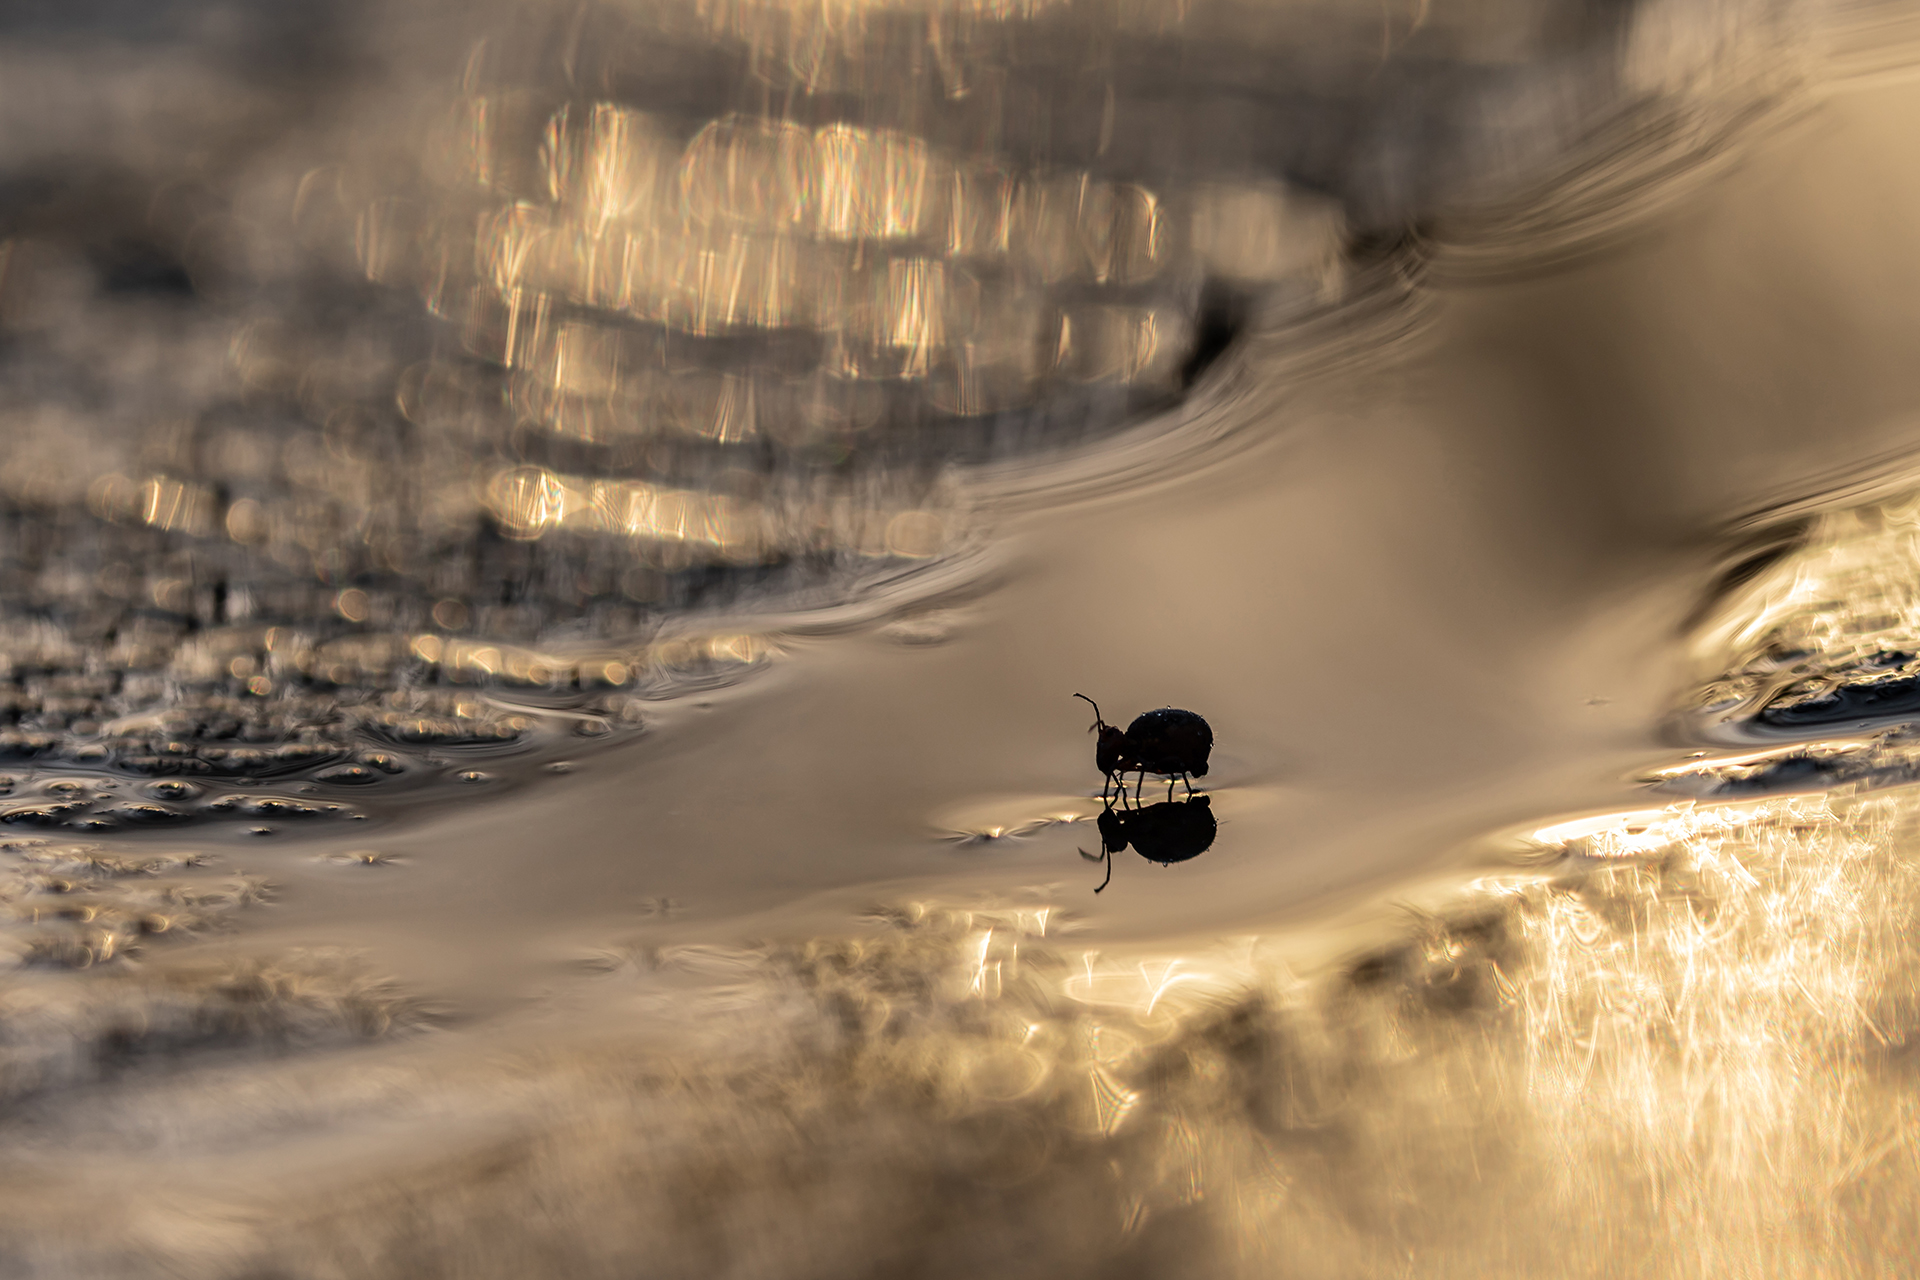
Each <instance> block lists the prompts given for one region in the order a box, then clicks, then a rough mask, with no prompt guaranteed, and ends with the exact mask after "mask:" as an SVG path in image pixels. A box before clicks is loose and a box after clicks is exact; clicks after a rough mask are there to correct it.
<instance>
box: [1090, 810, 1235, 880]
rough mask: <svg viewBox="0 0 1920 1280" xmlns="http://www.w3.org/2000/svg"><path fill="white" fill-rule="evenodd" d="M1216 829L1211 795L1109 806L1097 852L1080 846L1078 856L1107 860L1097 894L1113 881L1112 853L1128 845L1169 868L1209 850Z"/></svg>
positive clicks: (1142, 855)
mask: <svg viewBox="0 0 1920 1280" xmlns="http://www.w3.org/2000/svg"><path fill="white" fill-rule="evenodd" d="M1219 830H1220V824H1219V823H1218V822H1217V821H1216V820H1215V818H1214V816H1213V802H1212V797H1210V796H1195V797H1194V798H1193V799H1191V800H1162V801H1159V802H1157V803H1155V804H1150V805H1148V806H1147V807H1146V808H1144V809H1126V808H1121V809H1116V808H1114V807H1113V806H1112V805H1108V806H1107V807H1106V808H1105V809H1103V810H1102V811H1101V813H1100V852H1099V853H1088V852H1087V851H1086V850H1085V849H1082V850H1080V856H1081V857H1083V858H1085V859H1086V860H1087V861H1088V862H1099V861H1101V860H1102V859H1104V860H1105V861H1106V864H1107V878H1106V879H1105V880H1102V881H1101V882H1100V888H1099V889H1095V890H1094V892H1095V893H1099V892H1100V889H1104V888H1106V887H1107V885H1109V884H1110V883H1112V881H1113V855H1114V854H1116V853H1124V852H1125V851H1126V848H1127V845H1129V844H1131V845H1133V851H1134V852H1135V853H1137V854H1139V855H1140V856H1141V857H1143V858H1145V859H1146V860H1147V861H1148V862H1157V863H1159V864H1160V865H1161V866H1163V867H1168V866H1172V865H1173V864H1174V863H1176V862H1185V861H1187V860H1188V859H1189V858H1197V857H1199V856H1200V855H1201V854H1203V853H1205V852H1206V851H1207V850H1208V849H1211V848H1212V847H1213V838H1214V836H1215V835H1217V834H1219Z"/></svg>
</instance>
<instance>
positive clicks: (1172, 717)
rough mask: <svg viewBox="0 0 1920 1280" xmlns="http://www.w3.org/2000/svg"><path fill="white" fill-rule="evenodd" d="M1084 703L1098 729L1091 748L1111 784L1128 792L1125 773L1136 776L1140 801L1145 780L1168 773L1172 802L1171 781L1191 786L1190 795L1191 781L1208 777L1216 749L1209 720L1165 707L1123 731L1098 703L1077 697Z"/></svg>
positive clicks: (1081, 695) (1103, 792) (1136, 794)
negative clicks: (1097, 736) (1095, 740)
mask: <svg viewBox="0 0 1920 1280" xmlns="http://www.w3.org/2000/svg"><path fill="white" fill-rule="evenodd" d="M1073 696H1074V697H1076V698H1078V699H1080V700H1081V701H1082V702H1084V703H1086V704H1087V705H1088V706H1090V707H1092V708H1093V725H1092V727H1091V728H1089V729H1088V730H1087V732H1088V733H1092V732H1093V731H1094V730H1095V729H1098V730H1099V731H1100V740H1099V742H1098V744H1097V745H1096V746H1095V747H1094V749H1093V762H1094V764H1095V765H1096V766H1097V767H1098V768H1099V770H1100V772H1101V773H1104V774H1106V775H1107V783H1108V784H1109V785H1114V784H1118V785H1119V786H1120V788H1121V790H1122V792H1123V793H1124V791H1125V788H1126V784H1125V783H1124V782H1123V781H1122V780H1121V775H1123V774H1128V773H1134V772H1138V773H1139V775H1140V781H1139V782H1137V783H1135V784H1134V788H1133V795H1134V799H1136V800H1137V799H1139V798H1140V787H1141V785H1143V784H1144V783H1145V782H1146V778H1147V775H1148V774H1150V773H1159V774H1164V775H1166V779H1167V799H1169V800H1171V799H1173V780H1174V779H1175V778H1179V779H1181V780H1183V781H1184V782H1186V784H1187V794H1188V795H1192V794H1193V779H1194V778H1204V777H1206V776H1207V756H1208V755H1209V754H1210V753H1211V752H1212V751H1213V729H1212V728H1211V727H1209V726H1208V724H1207V722H1206V720H1205V718H1203V717H1201V716H1198V715H1196V714H1194V713H1193V712H1191V711H1181V710H1178V709H1177V708H1174V707H1162V708H1160V709H1159V710H1158V711H1148V712H1146V713H1144V714H1143V715H1140V716H1138V717H1136V718H1135V720H1134V722H1133V723H1132V724H1130V725H1128V726H1127V731H1126V732H1125V733H1122V732H1120V729H1119V727H1118V726H1117V725H1111V724H1108V723H1107V722H1106V720H1105V719H1104V718H1103V717H1102V716H1101V714H1100V704H1099V703H1097V702H1095V701H1094V700H1093V699H1092V698H1089V697H1088V696H1087V695H1086V694H1084V693H1076V694H1074V695H1073ZM1106 798H1107V788H1106V787H1102V788H1101V789H1100V799H1101V800H1102V801H1104V800H1106Z"/></svg>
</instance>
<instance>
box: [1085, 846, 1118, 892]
mask: <svg viewBox="0 0 1920 1280" xmlns="http://www.w3.org/2000/svg"><path fill="white" fill-rule="evenodd" d="M1079 853H1080V856H1081V857H1083V858H1085V859H1086V860H1087V861H1088V862H1099V861H1101V860H1102V859H1104V860H1105V861H1106V864H1107V878H1106V879H1105V880H1102V881H1101V882H1100V889H1104V888H1106V887H1107V886H1108V885H1110V884H1112V883H1113V850H1111V849H1109V848H1107V842H1106V841H1105V840H1102V841H1101V842H1100V853H1099V855H1098V856H1096V855H1094V854H1091V853H1088V852H1087V851H1086V850H1085V849H1081V850H1079ZM1100 889H1095V890H1094V892H1095V893H1098V892H1100Z"/></svg>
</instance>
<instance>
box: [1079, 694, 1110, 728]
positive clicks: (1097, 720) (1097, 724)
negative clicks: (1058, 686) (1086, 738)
mask: <svg viewBox="0 0 1920 1280" xmlns="http://www.w3.org/2000/svg"><path fill="white" fill-rule="evenodd" d="M1073 696H1074V697H1076V698H1078V699H1080V701H1082V702H1084V703H1086V704H1087V705H1088V706H1090V707H1092V708H1093V723H1092V724H1091V725H1089V726H1088V728H1087V732H1088V733H1092V732H1093V731H1094V730H1095V729H1104V728H1106V726H1107V721H1106V718H1105V717H1104V716H1102V715H1101V714H1100V704H1099V703H1097V702H1095V701H1094V700H1093V699H1092V698H1089V697H1088V696H1087V695H1086V694H1084V693H1076V694H1074V695H1073Z"/></svg>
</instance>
